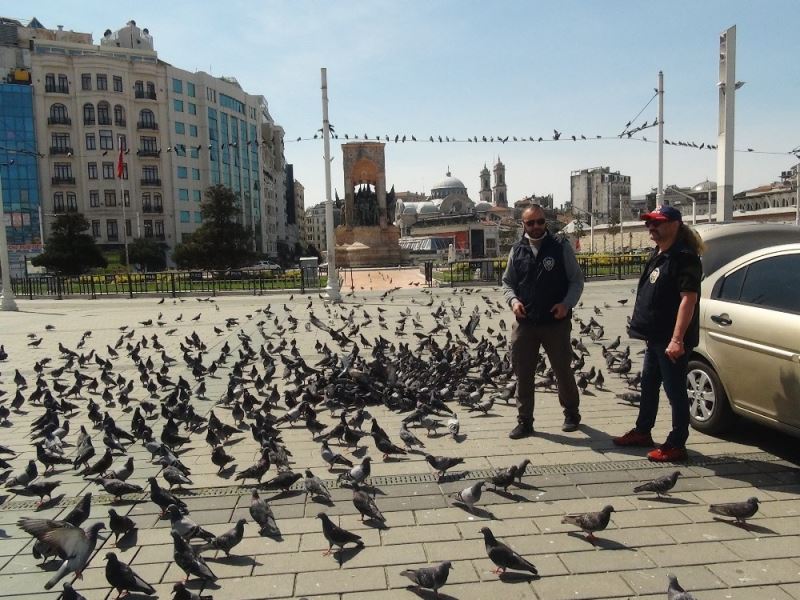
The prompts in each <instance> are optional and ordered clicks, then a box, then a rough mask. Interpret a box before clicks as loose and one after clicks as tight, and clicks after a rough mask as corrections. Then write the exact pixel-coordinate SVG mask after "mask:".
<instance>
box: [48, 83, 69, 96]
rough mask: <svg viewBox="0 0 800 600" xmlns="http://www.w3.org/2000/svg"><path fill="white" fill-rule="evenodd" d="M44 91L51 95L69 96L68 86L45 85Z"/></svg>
mask: <svg viewBox="0 0 800 600" xmlns="http://www.w3.org/2000/svg"><path fill="white" fill-rule="evenodd" d="M44 91H45V92H50V93H52V94H69V86H68V85H55V84H52V85H51V84H45V86H44Z"/></svg>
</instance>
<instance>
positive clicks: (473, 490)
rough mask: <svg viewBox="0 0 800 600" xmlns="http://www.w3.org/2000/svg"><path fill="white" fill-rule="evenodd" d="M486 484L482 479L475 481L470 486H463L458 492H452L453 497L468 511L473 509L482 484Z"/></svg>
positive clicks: (479, 497) (481, 491) (480, 493)
mask: <svg viewBox="0 0 800 600" xmlns="http://www.w3.org/2000/svg"><path fill="white" fill-rule="evenodd" d="M484 485H486V482H485V481H483V480H479V481H476V482H475V483H473V484H472V485H471V486H469V487H466V488H464V489H463V490H461V491H460V492H457V493H456V494H453V498H454V499H455V500H456V501H457V502H460V503H461V504H463V505H464V506H466V507H467V508H468V509H469V512H472V511H473V510H474V509H475V505H476V504H477V503H478V501H480V499H481V495H482V493H483V486H484Z"/></svg>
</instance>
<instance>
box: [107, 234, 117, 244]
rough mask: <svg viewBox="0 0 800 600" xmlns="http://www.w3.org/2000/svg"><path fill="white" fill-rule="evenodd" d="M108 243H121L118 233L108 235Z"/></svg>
mask: <svg viewBox="0 0 800 600" xmlns="http://www.w3.org/2000/svg"><path fill="white" fill-rule="evenodd" d="M108 241H109V242H117V241H119V235H117V234H116V233H109V234H108Z"/></svg>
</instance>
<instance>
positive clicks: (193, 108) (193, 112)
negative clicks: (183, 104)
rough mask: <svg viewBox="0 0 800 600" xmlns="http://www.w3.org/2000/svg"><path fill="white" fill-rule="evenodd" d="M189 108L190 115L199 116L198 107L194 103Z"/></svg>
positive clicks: (190, 103)
mask: <svg viewBox="0 0 800 600" xmlns="http://www.w3.org/2000/svg"><path fill="white" fill-rule="evenodd" d="M187 108H188V109H189V114H190V115H196V114H197V105H196V104H195V103H194V102H189V106H188V107H187Z"/></svg>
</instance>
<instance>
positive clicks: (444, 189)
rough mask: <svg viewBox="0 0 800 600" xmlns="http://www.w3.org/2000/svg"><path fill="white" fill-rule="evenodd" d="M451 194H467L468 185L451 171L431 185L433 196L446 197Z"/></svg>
mask: <svg viewBox="0 0 800 600" xmlns="http://www.w3.org/2000/svg"><path fill="white" fill-rule="evenodd" d="M450 194H463V195H465V196H466V195H467V186H465V185H464V182H463V181H461V180H460V179H459V178H458V177H453V175H452V174H451V173H450V171H447V176H446V177H445V178H444V179H442V180H441V181H440V182H439V183H437V184H435V185H434V186H433V187H431V198H445V197H447V196H449V195H450Z"/></svg>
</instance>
